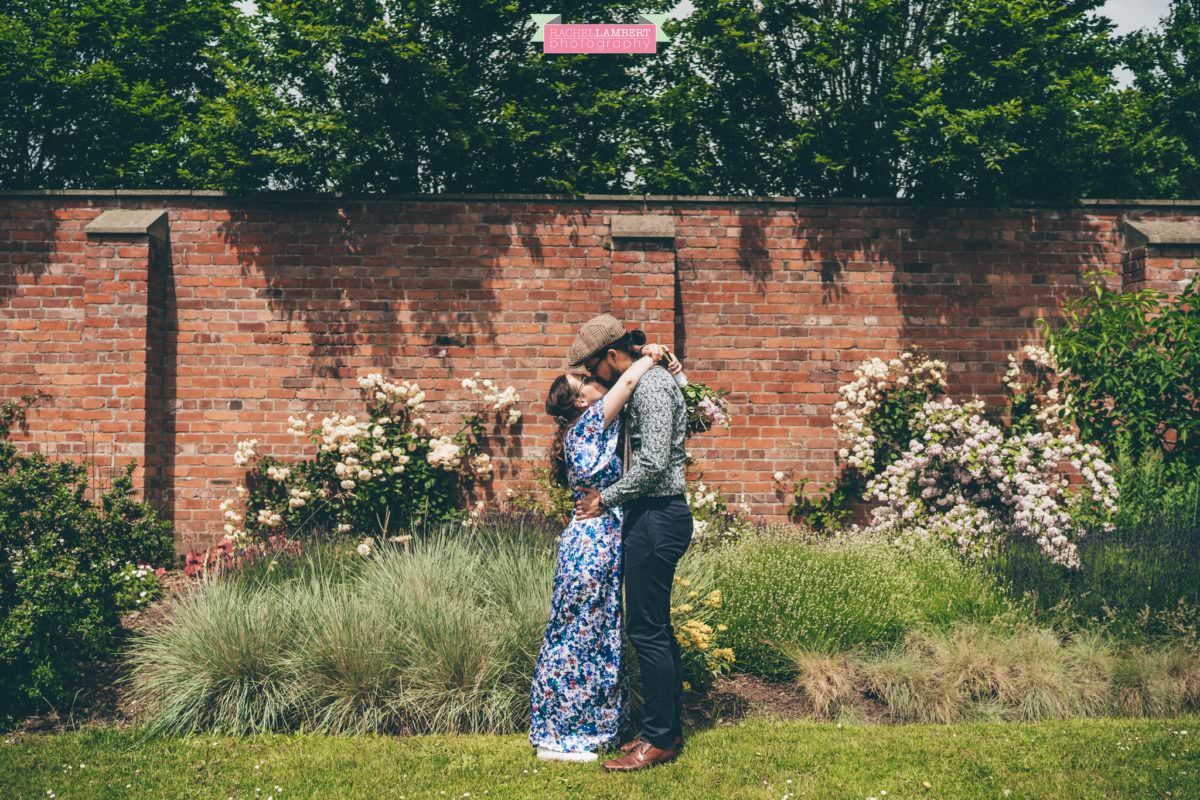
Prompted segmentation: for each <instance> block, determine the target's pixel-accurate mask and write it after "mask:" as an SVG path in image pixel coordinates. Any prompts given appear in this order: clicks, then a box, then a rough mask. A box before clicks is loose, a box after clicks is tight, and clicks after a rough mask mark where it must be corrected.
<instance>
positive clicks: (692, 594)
mask: <svg viewBox="0 0 1200 800" xmlns="http://www.w3.org/2000/svg"><path fill="white" fill-rule="evenodd" d="M699 596H700V593H699V592H697V591H696V590H695V589H693V590H692V591H690V592H688V593H687V599H688V600H694V599H695V598H697V597H699Z"/></svg>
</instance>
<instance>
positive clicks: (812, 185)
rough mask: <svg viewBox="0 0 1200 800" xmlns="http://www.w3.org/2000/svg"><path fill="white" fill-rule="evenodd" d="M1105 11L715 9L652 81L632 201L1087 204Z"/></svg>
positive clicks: (1104, 68)
mask: <svg viewBox="0 0 1200 800" xmlns="http://www.w3.org/2000/svg"><path fill="white" fill-rule="evenodd" d="M1101 4H1102V0H1073V2H1061V1H1060V0H762V2H751V1H750V0H729V1H728V2H720V3H711V4H703V5H702V7H698V8H697V10H696V12H695V14H693V15H692V16H691V17H690V18H688V19H687V20H684V21H683V22H682V23H681V26H680V30H679V33H678V36H677V42H678V44H677V45H676V46H675V47H674V48H673V49H672V50H671V51H670V52H669V54H668V59H667V61H666V62H665V63H664V64H661V65H657V66H652V67H651V68H650V70H651V75H652V76H654V78H655V80H654V82H653V84H652V90H653V92H654V97H655V98H656V102H654V103H653V104H652V105H651V106H650V113H649V116H648V119H647V122H646V124H645V125H644V126H643V127H642V131H643V132H642V133H641V134H640V136H641V139H642V140H643V145H642V150H644V151H645V152H646V153H647V157H646V158H645V159H644V160H643V161H642V162H641V163H639V165H638V168H637V171H638V175H639V176H640V177H641V179H642V184H641V185H640V186H639V187H638V190H639V191H648V192H653V191H663V192H670V191H698V192H702V193H703V192H709V191H731V192H735V193H785V194H799V195H809V196H845V197H893V196H896V195H904V196H910V197H916V198H919V199H949V198H972V199H982V200H987V201H1000V200H1004V199H1006V198H1011V197H1022V198H1025V197H1028V198H1047V197H1049V198H1054V199H1067V198H1073V197H1077V196H1079V194H1080V193H1082V192H1083V191H1085V190H1087V189H1088V188H1090V186H1091V183H1090V179H1091V178H1092V177H1093V171H1092V166H1093V164H1094V163H1095V161H1096V158H1097V150H1098V147H1099V145H1098V143H1097V142H1098V135H1097V134H1098V127H1099V126H1098V123H1097V118H1098V116H1099V114H1100V112H1101V110H1103V108H1104V107H1105V106H1104V104H1105V103H1106V102H1108V101H1109V100H1110V97H1111V96H1112V95H1113V93H1114V85H1113V83H1114V82H1113V79H1112V77H1111V71H1112V68H1113V66H1114V65H1115V63H1116V50H1115V46H1114V44H1113V41H1112V40H1111V38H1110V35H1109V34H1110V31H1111V23H1110V22H1108V21H1107V20H1106V19H1104V18H1103V17H1100V16H1093V15H1092V13H1091V12H1093V11H1095V10H1096V9H1097V8H1098V7H1099V6H1100V5H1101ZM634 135H635V136H637V135H638V134H637V133H635V134H634Z"/></svg>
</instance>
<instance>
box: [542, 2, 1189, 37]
mask: <svg viewBox="0 0 1200 800" xmlns="http://www.w3.org/2000/svg"><path fill="white" fill-rule="evenodd" d="M552 4H553V2H551V5H552ZM1169 5H1170V0H1108V2H1107V3H1105V4H1104V13H1105V14H1106V15H1108V17H1109V18H1110V19H1111V20H1112V21H1113V22H1115V23H1117V33H1129V32H1130V31H1135V30H1137V29H1138V28H1147V27H1150V26H1152V25H1155V24H1157V23H1158V21H1159V20H1160V19H1162V17H1163V16H1165V15H1166V13H1167V6H1169ZM692 8H693V6H692V3H691V0H681V2H680V3H679V5H677V6H675V9H674V10H673V11H672V12H671V16H672V17H676V18H682V17H686V16H688V15H689V14H691V13H692ZM570 21H571V20H569V19H564V20H563V22H570Z"/></svg>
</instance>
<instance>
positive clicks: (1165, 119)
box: [1121, 0, 1200, 197]
mask: <svg viewBox="0 0 1200 800" xmlns="http://www.w3.org/2000/svg"><path fill="white" fill-rule="evenodd" d="M1121 49H1122V58H1123V60H1124V62H1125V64H1126V65H1127V66H1128V67H1129V70H1130V71H1131V72H1132V73H1133V85H1134V88H1135V90H1136V91H1134V92H1132V93H1131V96H1130V98H1129V99H1130V102H1129V103H1128V106H1129V107H1130V109H1131V112H1132V113H1133V114H1136V115H1137V118H1138V122H1139V123H1140V125H1139V126H1138V127H1137V128H1136V130H1137V131H1138V133H1139V136H1138V138H1137V140H1136V142H1137V143H1138V144H1140V145H1141V147H1140V153H1141V156H1142V157H1141V158H1140V159H1139V160H1138V162H1139V166H1140V167H1141V171H1142V173H1143V180H1142V185H1144V186H1146V187H1147V188H1148V189H1149V190H1150V191H1151V192H1153V193H1155V194H1156V195H1158V196H1170V197H1197V196H1200V0H1172V3H1171V8H1170V10H1169V12H1168V13H1167V16H1166V17H1165V18H1164V19H1163V20H1162V23H1161V25H1160V26H1159V27H1158V28H1157V29H1150V30H1141V31H1138V32H1136V33H1133V34H1131V35H1129V36H1127V37H1125V38H1124V39H1123V40H1122V43H1121Z"/></svg>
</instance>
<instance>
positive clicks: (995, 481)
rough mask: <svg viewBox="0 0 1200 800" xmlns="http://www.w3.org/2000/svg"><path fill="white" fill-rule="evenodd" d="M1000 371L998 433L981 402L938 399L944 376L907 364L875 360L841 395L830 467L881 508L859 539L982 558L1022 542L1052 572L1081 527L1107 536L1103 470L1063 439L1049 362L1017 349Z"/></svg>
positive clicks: (1109, 492) (933, 366) (1060, 402)
mask: <svg viewBox="0 0 1200 800" xmlns="http://www.w3.org/2000/svg"><path fill="white" fill-rule="evenodd" d="M1010 363H1011V366H1010V369H1009V373H1008V374H1007V375H1006V389H1007V390H1008V392H1009V395H1010V407H1011V408H1012V409H1013V413H1012V416H1011V418H1010V420H1009V421H1008V422H1007V423H1006V422H1004V421H1003V420H998V419H994V418H992V417H991V416H990V415H989V414H988V413H987V412H986V410H985V407H984V404H983V402H982V401H981V400H979V399H972V400H970V401H966V402H958V401H955V400H953V399H951V398H950V397H945V396H941V395H943V394H944V392H945V390H946V383H945V371H946V366H945V364H943V363H941V362H939V361H934V360H930V359H928V358H924V357H920V358H918V357H916V356H914V355H912V354H911V353H904V354H902V355H901V356H900V358H898V359H892V360H891V361H887V362H884V361H882V360H880V359H874V360H872V361H870V362H868V363H867V364H864V365H863V367H862V368H861V369H859V370H858V371H857V372H856V379H855V380H854V381H853V382H851V383H850V384H847V385H846V386H844V387H842V388H841V390H840V394H841V398H842V399H841V400H840V401H839V402H838V403H837V405H836V406H835V411H834V424H835V426H836V428H837V432H838V438H839V440H840V442H841V443H842V445H843V446H842V448H841V449H840V450H839V453H838V455H839V458H840V459H841V460H842V461H843V463H844V464H845V465H846V467H847V468H848V469H850V470H853V471H855V472H856V473H858V475H859V476H860V478H861V479H862V480H864V481H865V489H864V496H865V498H866V499H868V500H873V501H876V502H878V503H879V504H880V505H878V506H877V507H875V508H874V509H872V512H871V522H870V525H869V526H868V528H867V531H868V532H870V533H876V534H883V535H887V536H891V537H893V538H895V539H898V540H903V539H912V538H917V539H929V538H937V539H942V540H945V541H948V542H950V543H952V544H954V545H955V546H956V547H957V548H958V549H959V550H960V551H961V552H963V553H964V554H967V555H972V556H986V555H989V554H990V553H991V552H992V551H993V550H994V547H995V545H996V543H997V542H998V540H999V539H1000V538H1002V537H1005V536H1010V535H1018V536H1026V537H1029V538H1030V539H1033V540H1035V541H1036V542H1037V544H1038V546H1039V547H1040V548H1041V551H1042V553H1043V554H1044V555H1045V557H1046V558H1048V559H1049V560H1050V561H1052V562H1054V563H1058V564H1062V565H1064V566H1067V567H1078V565H1079V560H1078V554H1077V551H1076V543H1077V541H1078V540H1079V539H1080V537H1082V536H1084V535H1086V532H1087V529H1088V527H1089V526H1100V527H1102V528H1104V529H1111V527H1112V522H1111V518H1112V515H1113V512H1115V510H1116V500H1117V487H1116V482H1115V481H1114V479H1113V471H1112V468H1111V467H1110V466H1109V465H1108V463H1107V462H1106V461H1105V460H1104V457H1103V455H1102V453H1101V451H1100V449H1099V448H1097V447H1096V446H1094V445H1091V444H1086V443H1083V442H1080V441H1079V440H1078V438H1077V437H1076V436H1075V435H1074V433H1073V432H1072V431H1071V430H1070V429H1069V427H1068V422H1067V420H1068V419H1069V399H1066V398H1061V397H1060V396H1059V393H1058V391H1059V390H1058V389H1057V388H1056V387H1054V386H1053V385H1051V384H1052V378H1051V376H1052V375H1053V372H1054V362H1053V357H1052V356H1051V355H1050V354H1049V353H1047V352H1046V351H1045V350H1043V349H1041V348H1025V350H1024V351H1023V352H1022V353H1021V355H1020V357H1013V358H1012V359H1011V360H1010ZM1030 367H1032V373H1033V377H1032V378H1029V376H1028V375H1027V373H1028V372H1029V371H1030V369H1029V368H1030ZM1014 401H1015V402H1014ZM1068 470H1070V471H1073V472H1074V474H1075V475H1076V476H1078V481H1077V482H1078V484H1079V485H1073V483H1072V480H1071V479H1070V477H1068V475H1067V474H1066V473H1067V472H1068ZM855 529H857V526H855Z"/></svg>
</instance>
